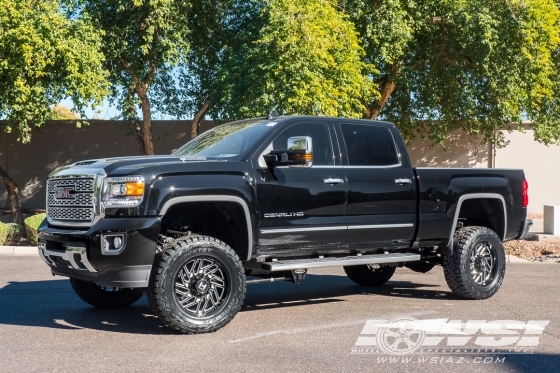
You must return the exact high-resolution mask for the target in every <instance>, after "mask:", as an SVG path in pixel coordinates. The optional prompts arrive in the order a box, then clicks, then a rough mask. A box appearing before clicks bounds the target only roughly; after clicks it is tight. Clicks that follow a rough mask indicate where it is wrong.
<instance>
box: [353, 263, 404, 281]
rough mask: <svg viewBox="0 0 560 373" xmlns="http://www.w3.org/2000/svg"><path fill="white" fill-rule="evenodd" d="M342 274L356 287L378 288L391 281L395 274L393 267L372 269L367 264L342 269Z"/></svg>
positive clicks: (372, 267)
mask: <svg viewBox="0 0 560 373" xmlns="http://www.w3.org/2000/svg"><path fill="white" fill-rule="evenodd" d="M344 272H346V275H347V276H348V277H349V278H350V280H352V281H354V282H355V283H356V284H358V285H362V286H379V285H383V284H384V283H386V282H387V281H389V280H390V279H391V277H392V276H393V274H394V273H395V267H393V266H382V267H379V268H374V266H371V265H369V264H366V265H359V266H347V267H344Z"/></svg>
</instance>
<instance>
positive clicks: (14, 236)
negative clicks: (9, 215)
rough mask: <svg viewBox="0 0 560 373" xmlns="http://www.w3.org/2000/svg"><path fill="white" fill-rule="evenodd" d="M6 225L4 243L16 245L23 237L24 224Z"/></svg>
mask: <svg viewBox="0 0 560 373" xmlns="http://www.w3.org/2000/svg"><path fill="white" fill-rule="evenodd" d="M4 226H5V227H6V238H5V239H4V243H3V244H2V245H6V246H15V245H17V244H19V240H20V239H21V232H22V226H21V225H17V224H15V223H8V224H4Z"/></svg>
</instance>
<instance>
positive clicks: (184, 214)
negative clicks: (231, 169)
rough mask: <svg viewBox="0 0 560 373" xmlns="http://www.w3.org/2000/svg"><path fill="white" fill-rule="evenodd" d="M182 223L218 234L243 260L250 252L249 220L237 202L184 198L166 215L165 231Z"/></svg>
mask: <svg viewBox="0 0 560 373" xmlns="http://www.w3.org/2000/svg"><path fill="white" fill-rule="evenodd" d="M181 226H186V227H190V228H191V229H194V230H195V232H194V233H198V234H202V235H205V236H210V237H214V238H217V239H218V240H220V241H223V242H225V243H226V244H228V245H229V246H230V247H231V248H232V249H233V250H234V251H235V252H236V253H237V255H238V256H239V258H240V259H241V260H246V258H247V257H248V255H249V237H248V232H247V220H246V217H245V213H244V211H243V208H242V207H241V205H239V204H238V203H235V202H224V201H220V202H182V203H177V204H174V205H173V206H171V207H170V208H169V209H168V210H167V211H166V213H165V215H164V216H163V217H162V228H161V233H162V234H164V235H165V234H166V232H167V230H169V229H172V230H177V229H180V228H177V227H181Z"/></svg>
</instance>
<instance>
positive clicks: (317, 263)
mask: <svg viewBox="0 0 560 373" xmlns="http://www.w3.org/2000/svg"><path fill="white" fill-rule="evenodd" d="M418 260H420V254H412V253H397V254H376V255H356V256H344V257H328V258H313V259H295V260H284V261H281V260H279V261H275V262H263V263H262V269H264V270H265V271H271V272H276V271H291V270H294V269H304V268H305V269H307V268H320V267H336V266H356V265H361V264H391V263H402V262H415V261H418Z"/></svg>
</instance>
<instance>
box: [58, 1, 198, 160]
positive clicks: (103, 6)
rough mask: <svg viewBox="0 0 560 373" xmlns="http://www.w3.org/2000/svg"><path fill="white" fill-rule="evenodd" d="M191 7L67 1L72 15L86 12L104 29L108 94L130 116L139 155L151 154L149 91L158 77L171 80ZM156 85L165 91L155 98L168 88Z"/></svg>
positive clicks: (182, 52) (183, 47)
mask: <svg viewBox="0 0 560 373" xmlns="http://www.w3.org/2000/svg"><path fill="white" fill-rule="evenodd" d="M68 1H72V0H68ZM190 7H191V5H190V2H188V1H176V0H134V1H128V0H76V2H75V3H74V4H73V5H72V6H71V9H72V10H73V12H74V13H73V14H74V15H75V16H79V17H82V16H87V17H90V18H91V19H92V20H93V22H94V24H95V26H96V27H97V28H99V29H100V30H103V44H102V51H103V53H104V54H105V56H106V61H105V68H106V70H107V71H108V72H109V80H110V82H111V84H112V93H111V97H112V99H113V101H116V102H117V103H118V107H119V108H120V111H121V113H122V114H123V116H124V117H125V118H126V119H127V120H129V123H130V130H131V132H132V133H133V134H134V135H135V137H136V140H137V142H138V145H139V147H140V153H141V154H154V147H153V139H152V124H151V121H152V103H151V94H152V92H151V90H152V89H153V88H154V82H155V81H156V80H158V79H160V80H162V81H167V82H170V83H171V85H172V84H173V80H172V77H171V74H172V71H173V67H174V66H176V65H178V64H179V63H180V62H181V61H182V60H183V58H184V56H185V55H186V53H187V52H188V49H189V24H188V22H187V19H188V17H187V14H188V12H189V9H190ZM157 88H159V89H162V90H163V93H162V94H160V95H157V94H156V96H157V97H162V96H166V95H167V93H171V92H172V86H169V85H165V84H164V85H158V86H157ZM168 89H169V92H167V91H166V90H168ZM138 107H139V108H140V110H141V113H142V118H141V120H140V119H138V113H137V109H138Z"/></svg>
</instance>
